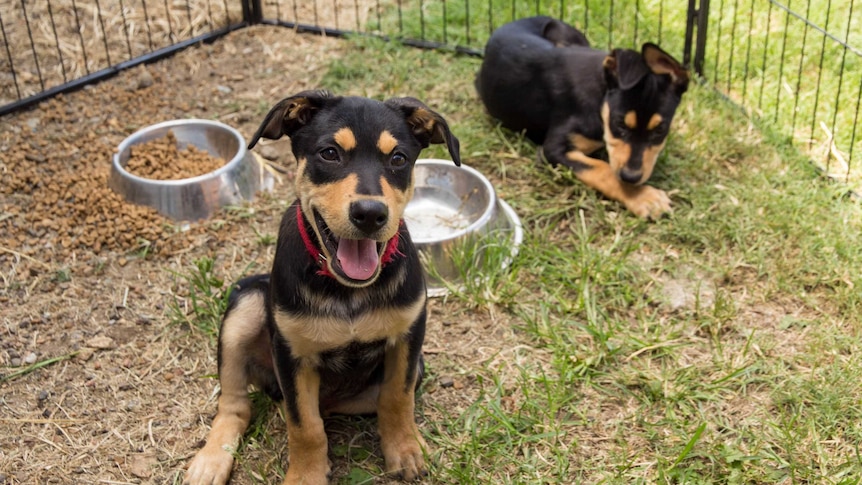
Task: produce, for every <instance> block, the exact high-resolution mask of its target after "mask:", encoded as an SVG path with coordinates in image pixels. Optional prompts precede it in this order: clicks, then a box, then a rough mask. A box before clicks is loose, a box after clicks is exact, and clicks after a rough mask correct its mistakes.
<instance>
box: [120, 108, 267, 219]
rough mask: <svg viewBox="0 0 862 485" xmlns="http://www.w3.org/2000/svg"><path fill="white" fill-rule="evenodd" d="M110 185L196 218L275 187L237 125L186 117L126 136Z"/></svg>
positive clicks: (175, 214) (135, 199)
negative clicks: (249, 148) (232, 126)
mask: <svg viewBox="0 0 862 485" xmlns="http://www.w3.org/2000/svg"><path fill="white" fill-rule="evenodd" d="M108 185H109V186H110V187H111V189H113V190H114V191H115V192H117V193H118V194H120V195H121V196H123V197H124V198H125V199H126V200H127V201H129V202H132V203H134V204H139V205H146V206H150V207H152V208H154V209H156V210H157V211H158V212H159V213H161V214H163V215H165V216H167V217H169V218H171V219H174V220H178V221H194V220H201V219H206V218H208V217H210V216H211V215H212V214H214V213H215V212H216V211H218V210H219V209H221V208H222V207H225V206H229V205H236V204H239V203H241V202H242V201H246V200H251V199H253V198H254V195H255V194H256V193H257V192H259V191H261V190H271V189H272V186H273V177H272V175H271V173H270V172H268V171H267V170H266V169H265V167H264V166H263V165H262V164H261V163H259V162H258V161H257V159H256V158H255V157H254V156H253V155H252V153H251V152H250V151H248V149H247V148H246V141H245V139H244V138H243V137H242V135H241V134H240V133H239V132H238V131H237V130H235V129H234V128H231V127H230V126H227V125H225V124H224V123H219V122H217V121H211V120H199V119H187V120H173V121H166V122H164V123H159V124H155V125H150V126H148V127H146V128H143V129H141V130H139V131H137V132H135V133H133V134H132V135H130V136H129V137H128V138H126V139H125V140H123V142H122V143H120V145H119V146H118V148H117V152H116V153H115V154H114V158H113V163H112V165H111V176H110V178H109V179H108Z"/></svg>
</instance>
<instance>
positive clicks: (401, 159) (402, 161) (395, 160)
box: [389, 153, 407, 167]
mask: <svg viewBox="0 0 862 485" xmlns="http://www.w3.org/2000/svg"><path fill="white" fill-rule="evenodd" d="M389 163H390V164H392V166H393V167H403V166H404V165H406V164H407V157H406V156H404V154H403V153H396V154H394V155H392V160H390V161H389Z"/></svg>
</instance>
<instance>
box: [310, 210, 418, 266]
mask: <svg viewBox="0 0 862 485" xmlns="http://www.w3.org/2000/svg"><path fill="white" fill-rule="evenodd" d="M401 224H404V219H402V220H401V221H400V222H399V226H400V225H401ZM296 226H297V228H298V229H299V236H300V237H302V242H303V244H305V251H306V252H307V253H308V255H309V256H311V259H313V260H314V261H315V262H316V263H317V266H319V267H320V269H319V270H318V271H317V274H319V275H321V276H329V277H330V278H335V275H333V274H332V273H331V272H330V271H329V267H328V266H327V265H326V256H325V255H324V254H323V253H322V252H320V249H319V248H318V247H317V246H316V245H315V244H314V243H313V242H311V236H309V235H308V230H306V228H305V216H304V215H303V213H302V206H301V205H300V204H298V203H297V204H296ZM398 236H399V233H397V232H396V233H395V235H394V236H392V238H391V239H389V241H387V242H386V249H384V250H383V257H381V258H380V267H381V268H383V267H384V266H386V264H387V263H389V262H390V261H392V259H394V258H395V256H396V255H401V256H403V254H402V253H401V252H400V251H398V241H399V239H400V238H399V237H398Z"/></svg>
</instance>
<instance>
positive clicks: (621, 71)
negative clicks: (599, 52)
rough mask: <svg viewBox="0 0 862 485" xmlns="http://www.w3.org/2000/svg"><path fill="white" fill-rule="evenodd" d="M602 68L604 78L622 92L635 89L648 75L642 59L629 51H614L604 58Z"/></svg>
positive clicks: (637, 54)
mask: <svg viewBox="0 0 862 485" xmlns="http://www.w3.org/2000/svg"><path fill="white" fill-rule="evenodd" d="M602 66H603V67H604V68H605V78H606V79H608V80H609V81H613V84H616V85H617V86H619V88H620V89H623V90H625V89H631V88H633V87H635V85H636V84H637V83H639V82H640V80H641V79H643V78H644V76H646V75H647V74H648V73H649V69H648V68H647V65H646V63H644V60H643V57H641V55H640V54H639V53H637V52H635V51H633V50H629V49H614V50H613V52H611V53H610V54H609V55H608V56H607V57H605V60H604V62H603V63H602Z"/></svg>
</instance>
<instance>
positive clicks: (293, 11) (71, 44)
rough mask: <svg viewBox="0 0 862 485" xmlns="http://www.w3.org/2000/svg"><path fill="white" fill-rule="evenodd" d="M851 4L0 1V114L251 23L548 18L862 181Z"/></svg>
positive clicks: (411, 37)
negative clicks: (698, 88)
mask: <svg viewBox="0 0 862 485" xmlns="http://www.w3.org/2000/svg"><path fill="white" fill-rule="evenodd" d="M858 3H860V2H858V1H857V0H795V1H794V0H786V1H785V2H779V1H775V0H688V1H687V2H682V1H680V0H677V1H672V0H626V1H622V0H0V42H2V46H0V115H3V114H6V113H10V112H13V111H17V110H20V109H23V108H26V107H28V106H30V105H32V104H35V103H38V102H39V101H41V100H43V99H46V98H48V97H51V96H53V95H55V94H57V93H60V92H65V91H70V90H74V89H77V88H80V87H82V86H83V85H86V84H88V83H92V82H96V81H98V80H101V79H104V78H106V77H109V76H112V75H114V74H116V73H117V72H119V71H120V70H122V69H126V68H129V67H132V66H135V65H137V64H141V63H146V62H152V61H154V60H156V59H159V58H162V57H165V56H168V55H170V54H172V53H174V52H176V51H178V50H180V49H183V48H186V47H188V46H190V45H194V44H196V43H198V42H209V41H212V40H214V39H217V38H218V37H220V36H222V35H224V34H226V33H229V32H231V31H233V30H236V29H239V28H242V27H245V26H248V25H251V24H261V23H262V24H271V25H280V26H284V27H289V28H293V29H296V30H298V31H302V32H309V33H317V34H324V35H330V36H342V35H348V34H362V35H374V36H380V37H385V38H388V39H392V40H397V41H400V42H403V43H405V44H408V45H413V46H418V47H424V48H434V49H447V50H454V51H458V52H463V53H466V54H470V55H481V54H482V48H483V46H484V44H485V41H486V40H487V38H488V36H489V35H490V33H491V32H492V31H493V30H494V29H495V28H496V27H499V26H500V25H502V24H503V23H506V22H508V21H511V20H514V19H517V18H520V17H525V16H530V15H538V14H543V15H551V16H555V17H558V18H561V19H563V20H565V21H567V22H569V23H571V24H573V25H575V26H577V27H578V28H580V29H581V30H582V31H584V32H585V34H586V35H587V37H588V38H589V39H590V41H591V43H592V44H593V46H595V47H599V48H611V47H618V46H622V47H635V46H639V45H640V44H641V43H643V42H646V41H651V42H656V43H658V44H659V45H661V46H662V48H663V49H665V50H666V51H668V52H669V53H671V54H672V55H674V56H677V58H678V59H680V60H682V61H683V62H684V63H685V64H687V65H688V66H690V67H691V68H692V69H693V70H694V71H695V72H696V73H698V74H699V75H700V76H701V79H702V80H703V81H705V82H707V83H709V84H710V85H712V86H713V87H714V88H715V89H717V90H718V91H720V92H721V93H723V94H724V95H725V96H727V97H728V98H729V99H731V100H732V101H734V102H735V103H737V104H739V105H740V106H742V107H743V108H744V109H746V110H747V111H748V112H749V113H750V114H751V115H752V116H755V117H758V118H759V119H761V120H764V121H766V122H768V123H771V124H773V125H774V126H775V128H776V129H778V130H780V131H781V132H782V133H786V134H787V136H788V137H790V138H792V140H793V141H794V142H795V143H796V144H797V145H798V146H800V147H801V148H802V149H803V150H805V151H806V152H807V153H808V154H809V156H810V157H811V158H812V159H814V160H815V161H816V162H818V164H819V165H820V166H821V167H822V168H823V169H824V170H825V171H826V172H827V173H828V174H829V175H830V176H833V177H837V178H840V179H842V180H845V181H848V182H850V181H853V183H854V185H855V184H858V182H860V181H862V162H859V161H858V159H859V158H860V157H862V146H860V145H862V120H860V119H859V118H860V116H859V115H860V102H862V28H859V26H862V5H857V4H858Z"/></svg>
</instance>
